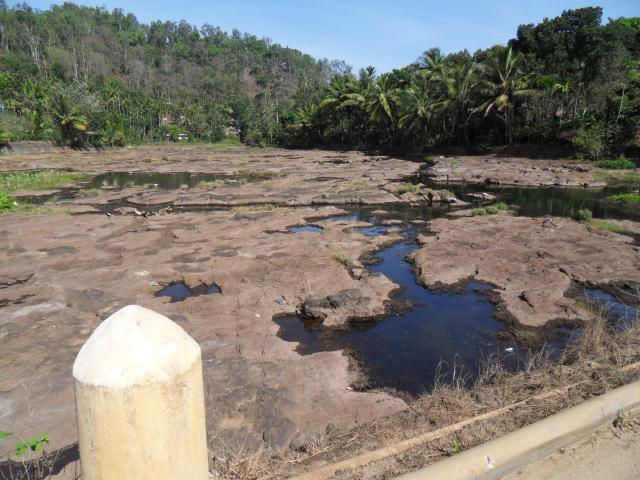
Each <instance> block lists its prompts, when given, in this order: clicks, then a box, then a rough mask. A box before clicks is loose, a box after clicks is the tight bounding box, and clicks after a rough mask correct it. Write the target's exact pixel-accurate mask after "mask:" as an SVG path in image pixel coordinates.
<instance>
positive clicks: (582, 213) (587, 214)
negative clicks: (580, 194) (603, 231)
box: [574, 208, 593, 222]
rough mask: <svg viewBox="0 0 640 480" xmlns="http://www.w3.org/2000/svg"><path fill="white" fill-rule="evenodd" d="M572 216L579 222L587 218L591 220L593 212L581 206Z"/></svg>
mask: <svg viewBox="0 0 640 480" xmlns="http://www.w3.org/2000/svg"><path fill="white" fill-rule="evenodd" d="M574 218H575V219H576V220H577V221H579V222H584V221H587V220H591V219H592V218H593V213H592V212H591V210H589V209H588V208H581V209H580V210H578V212H577V213H576V214H575V216H574Z"/></svg>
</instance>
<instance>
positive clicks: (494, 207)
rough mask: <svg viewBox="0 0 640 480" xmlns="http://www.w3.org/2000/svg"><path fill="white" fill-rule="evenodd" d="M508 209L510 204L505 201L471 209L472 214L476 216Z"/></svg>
mask: <svg viewBox="0 0 640 480" xmlns="http://www.w3.org/2000/svg"><path fill="white" fill-rule="evenodd" d="M508 211H510V209H509V205H507V204H506V203H504V202H499V203H495V204H493V205H487V206H486V207H480V208H474V209H473V210H471V214H472V215H473V216H474V217H476V216H483V215H497V214H498V213H500V212H508Z"/></svg>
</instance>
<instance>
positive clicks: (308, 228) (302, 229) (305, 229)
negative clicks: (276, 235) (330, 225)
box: [287, 225, 322, 233]
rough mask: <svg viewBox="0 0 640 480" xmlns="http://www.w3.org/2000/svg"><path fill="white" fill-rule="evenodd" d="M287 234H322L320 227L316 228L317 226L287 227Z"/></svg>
mask: <svg viewBox="0 0 640 480" xmlns="http://www.w3.org/2000/svg"><path fill="white" fill-rule="evenodd" d="M287 232H289V233H303V232H307V233H320V232H322V227H318V226H317V225H294V226H293V227H287Z"/></svg>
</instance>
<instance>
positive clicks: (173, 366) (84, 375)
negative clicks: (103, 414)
mask: <svg viewBox="0 0 640 480" xmlns="http://www.w3.org/2000/svg"><path fill="white" fill-rule="evenodd" d="M199 360H200V347H199V346H198V344H197V343H196V342H195V340H193V339H192V338H191V337H190V336H189V335H188V334H187V332H185V331H184V330H183V329H182V328H181V327H180V326H179V325H177V324H176V323H174V322H173V321H171V320H169V319H168V318H167V317H165V316H163V315H160V314H159V313H156V312H154V311H152V310H149V309H147V308H143V307H140V306H138V305H129V306H127V307H124V308H121V309H120V310H118V311H117V312H116V313H114V314H113V315H111V316H110V317H109V318H107V319H106V320H105V321H104V322H102V323H101V324H100V325H99V326H98V328H96V329H95V331H94V332H93V333H92V334H91V336H90V337H89V339H88V340H87V342H86V343H85V344H84V345H83V347H82V348H81V349H80V352H79V353H78V356H77V357H76V361H75V362H74V364H73V377H74V378H75V379H76V380H77V381H79V382H81V383H83V384H85V385H92V386H96V387H115V388H128V387H131V386H133V385H140V384H147V383H166V382H169V381H171V380H172V379H174V378H175V377H176V376H178V375H180V374H181V373H184V372H186V371H187V370H189V369H190V368H191V367H192V366H193V364H194V362H195V361H199Z"/></svg>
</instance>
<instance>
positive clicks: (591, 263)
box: [413, 215, 640, 327]
mask: <svg viewBox="0 0 640 480" xmlns="http://www.w3.org/2000/svg"><path fill="white" fill-rule="evenodd" d="M429 229H430V231H431V235H422V236H421V237H420V239H419V240H420V242H421V243H422V245H423V246H422V248H421V249H419V250H418V251H417V252H415V254H414V257H413V261H414V262H415V264H416V269H417V271H418V275H419V278H420V279H421V280H422V281H423V282H424V284H425V285H427V286H432V287H433V286H443V285H445V286H452V285H455V284H456V283H458V282H461V281H463V280H466V279H470V278H473V279H475V280H479V281H481V282H487V283H490V284H492V285H495V286H496V287H497V289H496V292H497V295H498V297H499V302H500V303H502V304H503V306H504V308H505V309H506V313H505V317H504V319H505V320H507V319H508V317H512V318H515V320H517V321H518V322H519V323H520V324H522V325H525V326H534V327H539V326H543V325H545V324H546V323H547V322H550V321H553V320H561V321H566V320H569V321H575V320H578V321H579V320H584V319H585V317H586V315H587V313H586V311H585V309H584V304H583V303H581V302H580V301H579V300H576V299H574V298H570V297H568V296H567V295H565V294H566V293H567V292H568V291H569V289H570V287H571V285H572V282H577V283H581V284H593V285H606V284H613V285H616V284H624V283H625V282H629V281H632V282H638V281H640V253H639V252H640V249H639V248H638V247H637V246H635V245H634V242H633V239H632V238H630V237H628V236H625V235H619V234H616V233H611V232H608V231H606V230H601V229H597V228H591V227H589V226H585V225H583V224H581V223H578V222H575V221H573V220H568V219H563V218H527V217H514V216H509V215H490V216H476V217H462V218H456V219H436V220H434V221H432V222H430V224H429ZM634 293H635V292H634Z"/></svg>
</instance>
